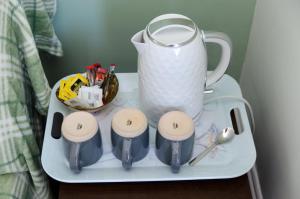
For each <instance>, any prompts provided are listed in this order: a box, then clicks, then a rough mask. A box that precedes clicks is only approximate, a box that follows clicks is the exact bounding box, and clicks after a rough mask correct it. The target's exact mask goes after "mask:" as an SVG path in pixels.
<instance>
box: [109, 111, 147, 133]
mask: <svg viewBox="0 0 300 199" xmlns="http://www.w3.org/2000/svg"><path fill="white" fill-rule="evenodd" d="M147 127H148V121H147V118H146V116H145V114H144V113H143V112H141V111H140V110H138V109H135V108H125V109H122V110H120V111H118V112H117V113H116V114H115V115H114V116H113V119H112V129H113V130H114V131H115V132H116V133H117V134H119V135H120V136H122V137H126V138H133V137H137V136H139V135H141V134H142V133H143V132H145V130H146V129H147Z"/></svg>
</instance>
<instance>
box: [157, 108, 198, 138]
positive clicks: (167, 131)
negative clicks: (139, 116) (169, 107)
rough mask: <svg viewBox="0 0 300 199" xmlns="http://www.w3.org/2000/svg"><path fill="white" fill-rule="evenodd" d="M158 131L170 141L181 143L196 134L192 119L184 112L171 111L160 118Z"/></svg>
mask: <svg viewBox="0 0 300 199" xmlns="http://www.w3.org/2000/svg"><path fill="white" fill-rule="evenodd" d="M158 131H159V133H160V134H161V135H162V136H163V137H164V138H166V139H168V140H173V141H181V140H185V139H187V138H189V137H190V136H191V135H192V134H193V133H194V123H193V120H192V118H191V117H189V116H188V115H187V114H185V113H184V112H181V111H171V112H168V113H166V114H164V115H163V116H162V117H161V118H160V120H159V122H158Z"/></svg>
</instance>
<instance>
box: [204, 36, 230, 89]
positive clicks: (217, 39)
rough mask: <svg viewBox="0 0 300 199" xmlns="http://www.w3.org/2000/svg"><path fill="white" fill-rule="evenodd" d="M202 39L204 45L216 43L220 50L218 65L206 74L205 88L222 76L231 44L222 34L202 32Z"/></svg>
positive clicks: (228, 58)
mask: <svg viewBox="0 0 300 199" xmlns="http://www.w3.org/2000/svg"><path fill="white" fill-rule="evenodd" d="M202 38H203V41H204V42H205V43H216V44H218V45H220V46H221V49H222V54H221V58H220V61H219V64H218V65H217V67H216V68H215V70H214V71H213V72H212V73H209V74H207V79H206V86H209V85H211V84H213V83H215V82H216V81H218V80H219V79H221V77H222V76H223V75H224V73H225V71H226V69H227V67H228V65H229V62H230V57H231V51H232V43H231V40H230V38H229V37H228V36H227V35H226V34H224V33H222V32H210V31H202Z"/></svg>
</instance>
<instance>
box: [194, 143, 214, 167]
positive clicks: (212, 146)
mask: <svg viewBox="0 0 300 199" xmlns="http://www.w3.org/2000/svg"><path fill="white" fill-rule="evenodd" d="M216 146H217V145H216V143H213V144H212V145H210V146H209V147H208V148H206V149H205V150H204V151H202V152H201V153H200V154H199V155H197V156H196V157H195V158H194V159H192V160H191V161H190V162H189V165H190V166H194V165H195V164H197V162H199V161H200V160H201V159H202V158H204V157H205V156H206V155H207V154H208V153H209V152H210V151H211V150H213V149H214V148H215V147H216Z"/></svg>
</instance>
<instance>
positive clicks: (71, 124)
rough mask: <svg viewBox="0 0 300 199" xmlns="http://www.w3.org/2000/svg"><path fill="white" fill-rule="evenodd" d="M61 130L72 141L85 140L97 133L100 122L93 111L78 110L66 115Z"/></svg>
mask: <svg viewBox="0 0 300 199" xmlns="http://www.w3.org/2000/svg"><path fill="white" fill-rule="evenodd" d="M61 131H62V135H63V136H64V137H65V138H66V139H68V140H70V141H72V142H84V141H86V140H89V139H90V138H92V137H93V136H94V135H95V134H96V133H97V131H98V123H97V120H96V118H95V117H94V116H93V115H92V114H91V113H88V112H84V111H78V112H74V113H71V114H70V115H68V116H67V117H65V119H64V120H63V123H62V126H61Z"/></svg>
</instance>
